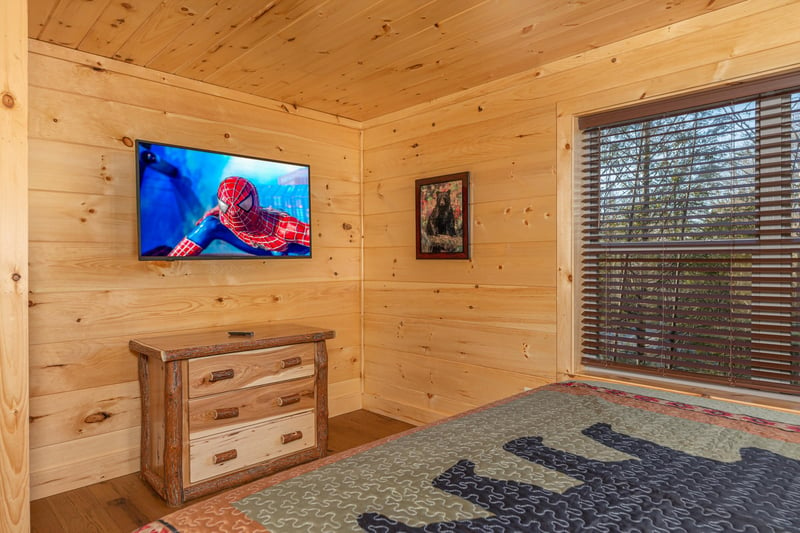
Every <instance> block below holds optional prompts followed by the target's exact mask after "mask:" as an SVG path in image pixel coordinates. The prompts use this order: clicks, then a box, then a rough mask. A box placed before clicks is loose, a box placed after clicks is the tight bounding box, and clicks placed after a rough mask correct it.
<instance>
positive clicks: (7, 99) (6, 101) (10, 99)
mask: <svg viewBox="0 0 800 533" xmlns="http://www.w3.org/2000/svg"><path fill="white" fill-rule="evenodd" d="M16 103H17V102H16V100H15V99H14V96H13V95H10V94H8V93H3V106H5V107H7V108H9V109H11V108H13V107H14V105H15V104H16Z"/></svg>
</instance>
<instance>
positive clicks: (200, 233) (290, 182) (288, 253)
mask: <svg viewBox="0 0 800 533" xmlns="http://www.w3.org/2000/svg"><path fill="white" fill-rule="evenodd" d="M136 155H137V165H136V168H137V177H138V180H139V187H138V199H139V205H138V208H139V258H140V259H143V260H148V259H149V260H159V261H164V260H175V259H240V258H270V257H276V258H277V257H311V218H310V215H311V214H310V200H311V195H310V189H309V167H308V165H300V164H296V163H284V162H281V161H272V160H268V159H259V158H255V157H247V156H241V155H232V154H225V153H220V152H212V151H206V150H199V149H194V148H186V147H181V146H172V145H167V144H159V143H154V142H149V141H142V140H138V141H136Z"/></svg>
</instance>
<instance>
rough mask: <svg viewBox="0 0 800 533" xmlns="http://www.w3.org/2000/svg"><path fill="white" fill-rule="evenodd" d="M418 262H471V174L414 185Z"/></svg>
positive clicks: (432, 179)
mask: <svg viewBox="0 0 800 533" xmlns="http://www.w3.org/2000/svg"><path fill="white" fill-rule="evenodd" d="M414 190H415V197H416V217H417V224H416V226H417V259H469V172H459V173H457V174H448V175H446V176H437V177H435V178H424V179H418V180H416V182H415V187H414Z"/></svg>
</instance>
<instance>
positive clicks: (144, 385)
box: [130, 324, 335, 506]
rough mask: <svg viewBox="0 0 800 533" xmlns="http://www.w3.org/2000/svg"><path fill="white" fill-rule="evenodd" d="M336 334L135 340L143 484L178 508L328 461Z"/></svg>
mask: <svg viewBox="0 0 800 533" xmlns="http://www.w3.org/2000/svg"><path fill="white" fill-rule="evenodd" d="M334 335H335V334H334V332H333V331H331V330H325V329H316V328H310V327H306V326H298V325H286V324H281V325H268V326H262V327H257V328H253V329H252V331H228V330H219V331H205V332H201V333H191V334H177V335H169V336H158V337H148V338H139V339H133V340H131V341H130V349H131V351H133V352H134V353H136V354H138V357H139V384H140V386H141V393H142V449H141V476H142V478H143V479H144V480H145V481H146V482H147V483H149V484H150V485H151V486H152V487H153V489H155V491H156V492H157V493H158V494H159V495H160V496H161V497H162V498H164V499H165V500H166V501H167V503H168V504H169V505H171V506H177V505H180V504H182V503H184V502H185V501H186V500H189V499H192V498H197V497H200V496H204V495H206V494H210V493H212V492H216V491H218V490H221V489H225V488H229V487H232V486H235V485H238V484H241V483H244V482H247V481H251V480H253V479H256V478H258V477H262V476H265V475H269V474H272V473H274V472H277V471H279V470H283V469H285V468H288V467H290V466H294V465H297V464H300V463H303V462H306V461H310V460H313V459H317V458H319V457H322V456H323V455H324V454H325V450H326V447H327V441H328V402H327V396H328V394H327V365H328V359H327V350H326V346H325V341H326V340H327V339H331V338H333V337H334Z"/></svg>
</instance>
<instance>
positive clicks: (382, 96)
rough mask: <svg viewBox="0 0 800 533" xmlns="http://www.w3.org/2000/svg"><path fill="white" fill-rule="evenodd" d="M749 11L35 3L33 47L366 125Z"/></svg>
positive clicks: (451, 4) (466, 4)
mask: <svg viewBox="0 0 800 533" xmlns="http://www.w3.org/2000/svg"><path fill="white" fill-rule="evenodd" d="M741 1H743V0H125V1H119V0H29V2H28V5H29V35H30V37H31V38H33V39H38V40H41V41H45V42H49V43H54V44H57V45H60V46H65V47H68V48H73V49H77V50H82V51H84V52H88V53H91V54H97V55H99V56H103V57H107V58H113V59H117V60H120V61H126V62H129V63H133V64H136V65H141V66H144V67H147V68H150V69H154V70H157V71H161V72H166V73H171V74H175V75H178V76H183V77H186V78H191V79H195V80H201V81H205V82H208V83H211V84H215V85H219V86H223V87H228V88H230V89H235V90H238V91H242V92H245V93H250V94H254V95H259V96H263V97H267V98H271V99H275V100H280V101H281V102H285V103H288V104H294V105H297V106H303V107H306V108H310V109H315V110H318V111H323V112H326V113H331V114H334V115H340V116H343V117H346V118H349V119H353V120H357V121H365V120H368V119H371V118H375V117H378V116H381V115H384V114H387V113H391V112H393V111H397V110H400V109H404V108H408V107H410V106H413V105H416V104H419V103H422V102H426V101H429V100H432V99H435V98H438V97H441V96H445V95H448V94H451V93H455V92H458V91H461V90H464V89H468V88H471V87H475V86H477V85H481V84H483V83H486V82H489V81H491V80H494V79H498V78H501V77H505V76H508V75H512V74H515V73H519V72H522V71H525V70H529V69H532V68H536V67H538V66H540V65H542V64H545V63H548V62H551V61H553V60H557V59H561V58H564V57H568V56H571V55H574V54H577V53H580V52H583V51H586V50H589V49H592V48H596V47H599V46H602V45H604V44H608V43H611V42H614V41H618V40H620V39H623V38H625V37H629V36H632V35H635V34H639V33H642V32H645V31H648V30H652V29H655V28H658V27H663V26H666V25H669V24H672V23H674V22H677V21H680V20H684V19H688V18H691V17H694V16H697V15H700V14H703V13H706V12H709V11H713V10H716V9H720V8H724V7H727V6H730V5H732V4H736V3H739V2H741Z"/></svg>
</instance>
